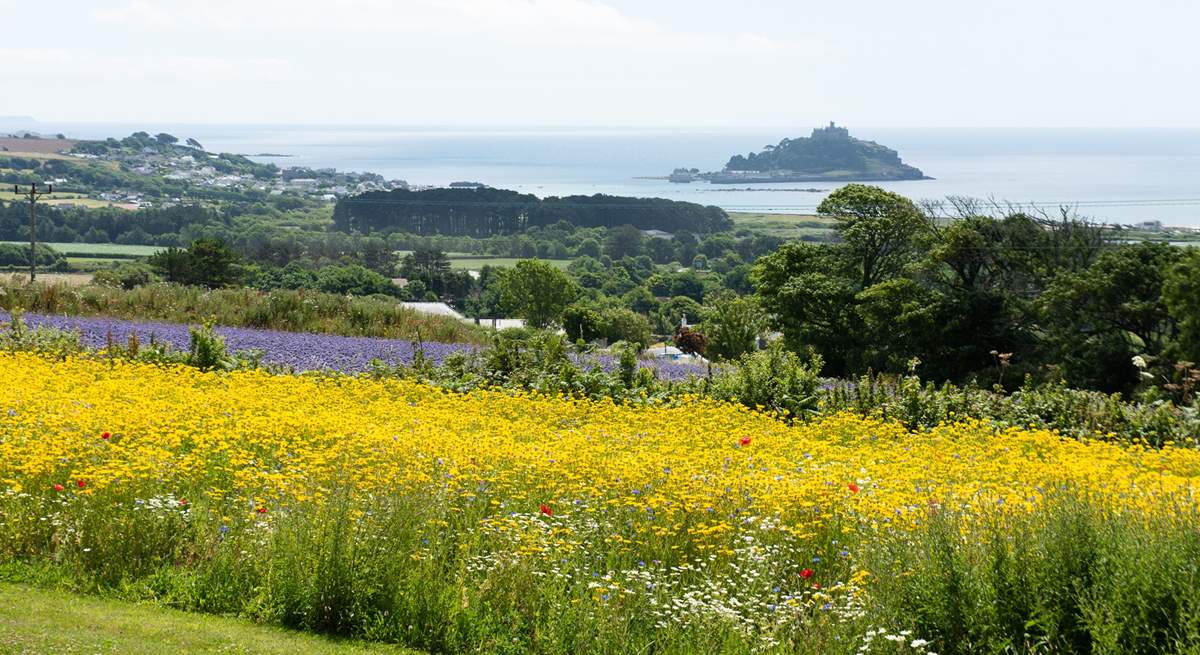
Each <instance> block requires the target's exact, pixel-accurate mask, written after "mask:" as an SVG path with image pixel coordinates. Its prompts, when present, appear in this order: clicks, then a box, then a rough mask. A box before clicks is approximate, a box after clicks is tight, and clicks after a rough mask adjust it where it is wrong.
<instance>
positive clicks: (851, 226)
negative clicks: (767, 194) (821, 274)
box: [817, 184, 929, 289]
mask: <svg viewBox="0 0 1200 655" xmlns="http://www.w3.org/2000/svg"><path fill="white" fill-rule="evenodd" d="M817 213H819V214H820V215H822V216H825V217H829V218H832V219H834V220H835V221H836V222H837V225H836V229H837V232H838V234H839V235H840V236H841V238H842V240H843V241H845V242H846V245H847V247H848V249H849V251H850V253H851V255H852V257H853V260H854V262H855V266H856V268H857V269H858V272H859V275H860V279H859V287H860V288H861V289H865V288H867V287H869V286H871V285H873V284H876V283H878V282H882V281H883V280H886V279H888V278H892V277H896V276H898V275H899V274H900V273H901V272H902V271H903V269H904V266H905V264H907V263H909V262H910V261H911V260H912V258H913V256H914V254H915V253H916V251H917V244H918V242H919V240H920V239H922V238H923V237H925V236H926V235H927V233H928V231H929V221H928V220H927V219H926V217H925V216H924V215H923V214H922V213H921V211H920V210H919V209H917V207H916V205H914V204H913V203H912V201H911V200H909V199H908V198H905V197H904V196H902V195H899V194H896V193H892V192H890V191H884V190H883V189H881V188H879V187H876V186H870V185H866V184H847V185H846V186H844V187H842V188H840V189H838V190H837V191H834V192H833V193H831V194H829V196H828V197H827V198H825V200H823V201H821V204H820V205H819V206H818V207H817Z"/></svg>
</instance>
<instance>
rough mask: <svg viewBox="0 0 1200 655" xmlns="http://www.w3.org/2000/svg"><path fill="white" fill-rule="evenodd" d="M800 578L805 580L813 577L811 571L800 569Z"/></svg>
mask: <svg viewBox="0 0 1200 655" xmlns="http://www.w3.org/2000/svg"><path fill="white" fill-rule="evenodd" d="M800 577H802V578H804V579H805V580H807V579H809V578H811V577H813V570H812V569H802V570H801V571H800Z"/></svg>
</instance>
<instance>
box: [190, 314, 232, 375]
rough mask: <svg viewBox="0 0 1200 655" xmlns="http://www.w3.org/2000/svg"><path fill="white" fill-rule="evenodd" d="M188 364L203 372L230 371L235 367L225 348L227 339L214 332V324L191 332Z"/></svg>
mask: <svg viewBox="0 0 1200 655" xmlns="http://www.w3.org/2000/svg"><path fill="white" fill-rule="evenodd" d="M189 333H190V339H189V344H188V356H187V363H188V365H189V366H194V367H196V368H198V369H200V370H201V371H211V370H214V369H221V370H225V369H229V368H232V367H233V365H234V362H233V360H231V359H230V358H229V353H228V350H227V349H226V347H225V337H223V336H221V335H219V334H217V333H216V332H215V331H214V330H213V325H212V323H205V324H204V325H202V326H200V327H193V328H191V329H190V330H189Z"/></svg>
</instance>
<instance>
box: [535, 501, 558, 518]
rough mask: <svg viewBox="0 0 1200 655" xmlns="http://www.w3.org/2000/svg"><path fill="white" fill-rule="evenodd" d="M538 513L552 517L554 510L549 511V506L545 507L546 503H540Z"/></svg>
mask: <svg viewBox="0 0 1200 655" xmlns="http://www.w3.org/2000/svg"><path fill="white" fill-rule="evenodd" d="M538 511H539V512H541V513H542V514H545V515H546V516H554V510H552V509H550V506H549V505H547V504H546V503H542V504H541V505H538Z"/></svg>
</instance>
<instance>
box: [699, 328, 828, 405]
mask: <svg viewBox="0 0 1200 655" xmlns="http://www.w3.org/2000/svg"><path fill="white" fill-rule="evenodd" d="M821 367H822V362H821V358H820V357H819V356H815V357H813V358H812V359H810V360H809V361H807V362H805V361H803V360H801V359H800V358H799V357H797V356H796V355H795V354H794V353H792V352H790V351H788V350H786V349H785V348H784V347H783V344H782V343H780V342H778V341H777V342H775V343H773V344H771V345H770V346H769V347H768V348H767V349H766V350H760V351H757V352H754V353H749V354H745V355H743V356H742V358H741V360H739V361H738V366H737V367H735V368H734V369H733V370H732V371H730V372H728V373H726V374H724V375H720V376H717V377H716V378H714V380H713V382H712V386H711V389H710V391H709V393H710V394H711V395H712V396H713V397H714V398H717V399H720V400H728V401H731V402H737V403H741V404H743V405H745V406H746V407H750V408H754V409H761V410H763V411H766V412H770V413H773V414H777V415H779V416H781V417H784V418H789V419H796V418H804V417H806V416H808V415H810V414H812V413H813V412H815V411H816V410H817V408H818V398H819V394H818V391H819V389H820V378H819V375H820V372H821Z"/></svg>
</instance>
